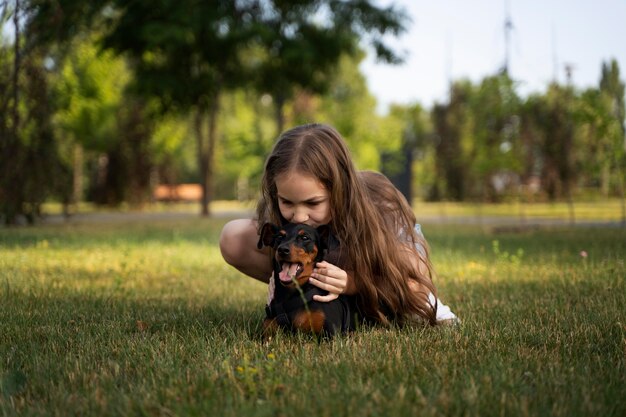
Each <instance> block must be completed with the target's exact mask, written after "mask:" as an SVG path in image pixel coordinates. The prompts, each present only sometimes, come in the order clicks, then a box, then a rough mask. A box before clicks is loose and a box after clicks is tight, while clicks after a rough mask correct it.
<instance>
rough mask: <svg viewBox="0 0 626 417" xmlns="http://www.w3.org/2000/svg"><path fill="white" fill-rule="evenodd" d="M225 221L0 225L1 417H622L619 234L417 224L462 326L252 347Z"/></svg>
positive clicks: (255, 317) (284, 339) (252, 326)
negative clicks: (225, 242) (226, 247)
mask: <svg viewBox="0 0 626 417" xmlns="http://www.w3.org/2000/svg"><path fill="white" fill-rule="evenodd" d="M224 221H225V220H223V219H220V220H217V219H215V220H202V219H171V220H160V221H151V222H141V221H133V222H132V223H131V222H120V221H117V222H114V223H98V224H82V225H81V224H75V225H48V226H36V227H25V228H11V229H6V228H5V229H0V414H1V415H7V416H10V415H20V416H35V415H37V416H39V415H58V416H71V415H80V416H85V415H89V416H105V415H106V416H118V415H119V416H126V415H149V416H161V415H163V416H187V415H211V416H212V415H215V416H241V415H246V416H247V415H250V416H299V417H302V416H331V415H332V416H348V415H350V416H378V415H380V416H405V415H406V416H417V415H420V416H422V415H423V416H492V415H493V416H517V415H523V416H525V415H545V416H548V415H549V416H602V417H608V416H620V417H622V416H624V415H626V283H625V278H626V266H625V264H624V262H625V259H626V231H625V230H624V229H619V228H593V229H585V228H576V229H545V230H530V231H526V232H524V233H512V234H490V233H489V232H486V231H484V230H483V229H480V228H473V227H470V226H451V225H425V226H424V231H425V233H426V236H427V238H428V239H429V242H430V245H431V249H432V255H433V261H434V263H435V266H436V268H437V270H438V273H439V277H438V279H437V285H438V287H439V289H440V296H441V298H442V299H443V301H444V302H445V303H447V304H449V305H450V306H451V307H452V308H453V310H454V311H455V312H456V313H457V314H458V315H459V316H460V317H461V319H462V320H463V323H462V325H461V326H460V327H459V328H443V327H442V328H420V327H416V328H405V329H397V328H391V329H386V328H367V329H361V330H359V331H357V332H355V333H354V334H352V335H350V336H342V337H338V338H336V339H334V340H333V341H330V342H322V343H317V342H316V341H314V340H312V339H310V338H307V337H298V336H288V335H283V336H279V337H277V338H275V339H274V340H272V341H270V342H269V343H263V342H262V341H261V340H260V338H259V329H260V322H261V320H262V317H263V314H264V312H263V306H264V300H265V296H266V288H265V286H264V285H263V284H261V283H258V282H255V281H253V280H252V279H248V278H245V277H244V276H242V275H241V274H240V273H238V272H236V271H235V270H233V269H232V268H230V267H229V266H227V265H226V264H225V263H224V262H223V260H222V259H221V256H220V254H219V249H218V247H217V240H218V236H219V231H220V229H221V226H222V224H223V223H224ZM584 255H586V256H584Z"/></svg>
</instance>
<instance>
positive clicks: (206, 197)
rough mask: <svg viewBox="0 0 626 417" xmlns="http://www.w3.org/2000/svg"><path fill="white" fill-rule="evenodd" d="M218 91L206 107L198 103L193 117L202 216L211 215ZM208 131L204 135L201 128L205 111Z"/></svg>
mask: <svg viewBox="0 0 626 417" xmlns="http://www.w3.org/2000/svg"><path fill="white" fill-rule="evenodd" d="M219 98H220V96H219V93H216V94H215V95H214V96H213V97H212V99H211V100H210V102H209V104H208V108H205V107H204V106H202V105H200V106H199V107H198V110H197V113H196V119H195V123H194V125H195V131H196V143H197V145H198V167H199V171H200V187H201V188H202V199H201V202H200V215H201V216H202V217H209V216H211V210H210V207H209V205H210V204H211V200H212V199H213V171H214V170H213V159H214V154H215V144H216V142H217V115H218V114H219ZM207 112H208V114H207V116H208V120H207V127H208V132H207V135H206V144H205V135H204V132H203V129H202V125H203V121H204V120H203V119H204V116H205V113H207Z"/></svg>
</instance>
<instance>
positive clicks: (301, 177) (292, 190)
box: [276, 171, 331, 227]
mask: <svg viewBox="0 0 626 417" xmlns="http://www.w3.org/2000/svg"><path fill="white" fill-rule="evenodd" d="M276 189H277V191H278V208H279V209H280V214H281V215H282V216H283V217H284V218H285V219H286V220H287V221H289V222H291V223H304V224H307V225H309V226H313V227H317V226H321V225H323V224H328V223H330V220H331V217H330V196H329V194H328V190H327V189H326V187H324V185H323V184H322V183H321V182H319V181H318V180H317V178H315V177H313V176H311V175H308V174H301V173H299V172H297V171H290V172H286V173H284V174H280V175H278V176H277V177H276Z"/></svg>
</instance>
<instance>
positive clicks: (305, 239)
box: [300, 235, 311, 242]
mask: <svg viewBox="0 0 626 417" xmlns="http://www.w3.org/2000/svg"><path fill="white" fill-rule="evenodd" d="M300 240H303V241H305V242H308V241H309V240H311V238H310V237H308V236H307V235H300Z"/></svg>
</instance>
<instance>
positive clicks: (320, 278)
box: [309, 261, 349, 302]
mask: <svg viewBox="0 0 626 417" xmlns="http://www.w3.org/2000/svg"><path fill="white" fill-rule="evenodd" d="M309 282H310V283H311V284H313V285H315V286H316V287H318V288H321V289H323V290H326V291H328V295H314V296H313V299H314V300H315V301H321V302H328V301H332V300H335V299H337V298H338V297H339V295H340V294H343V293H345V292H346V289H347V288H348V287H349V284H348V273H347V272H346V271H344V270H343V269H341V268H338V267H336V266H335V265H333V264H329V263H328V262H326V261H322V262H318V263H317V264H316V265H315V269H314V270H313V274H312V275H311V278H309Z"/></svg>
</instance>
